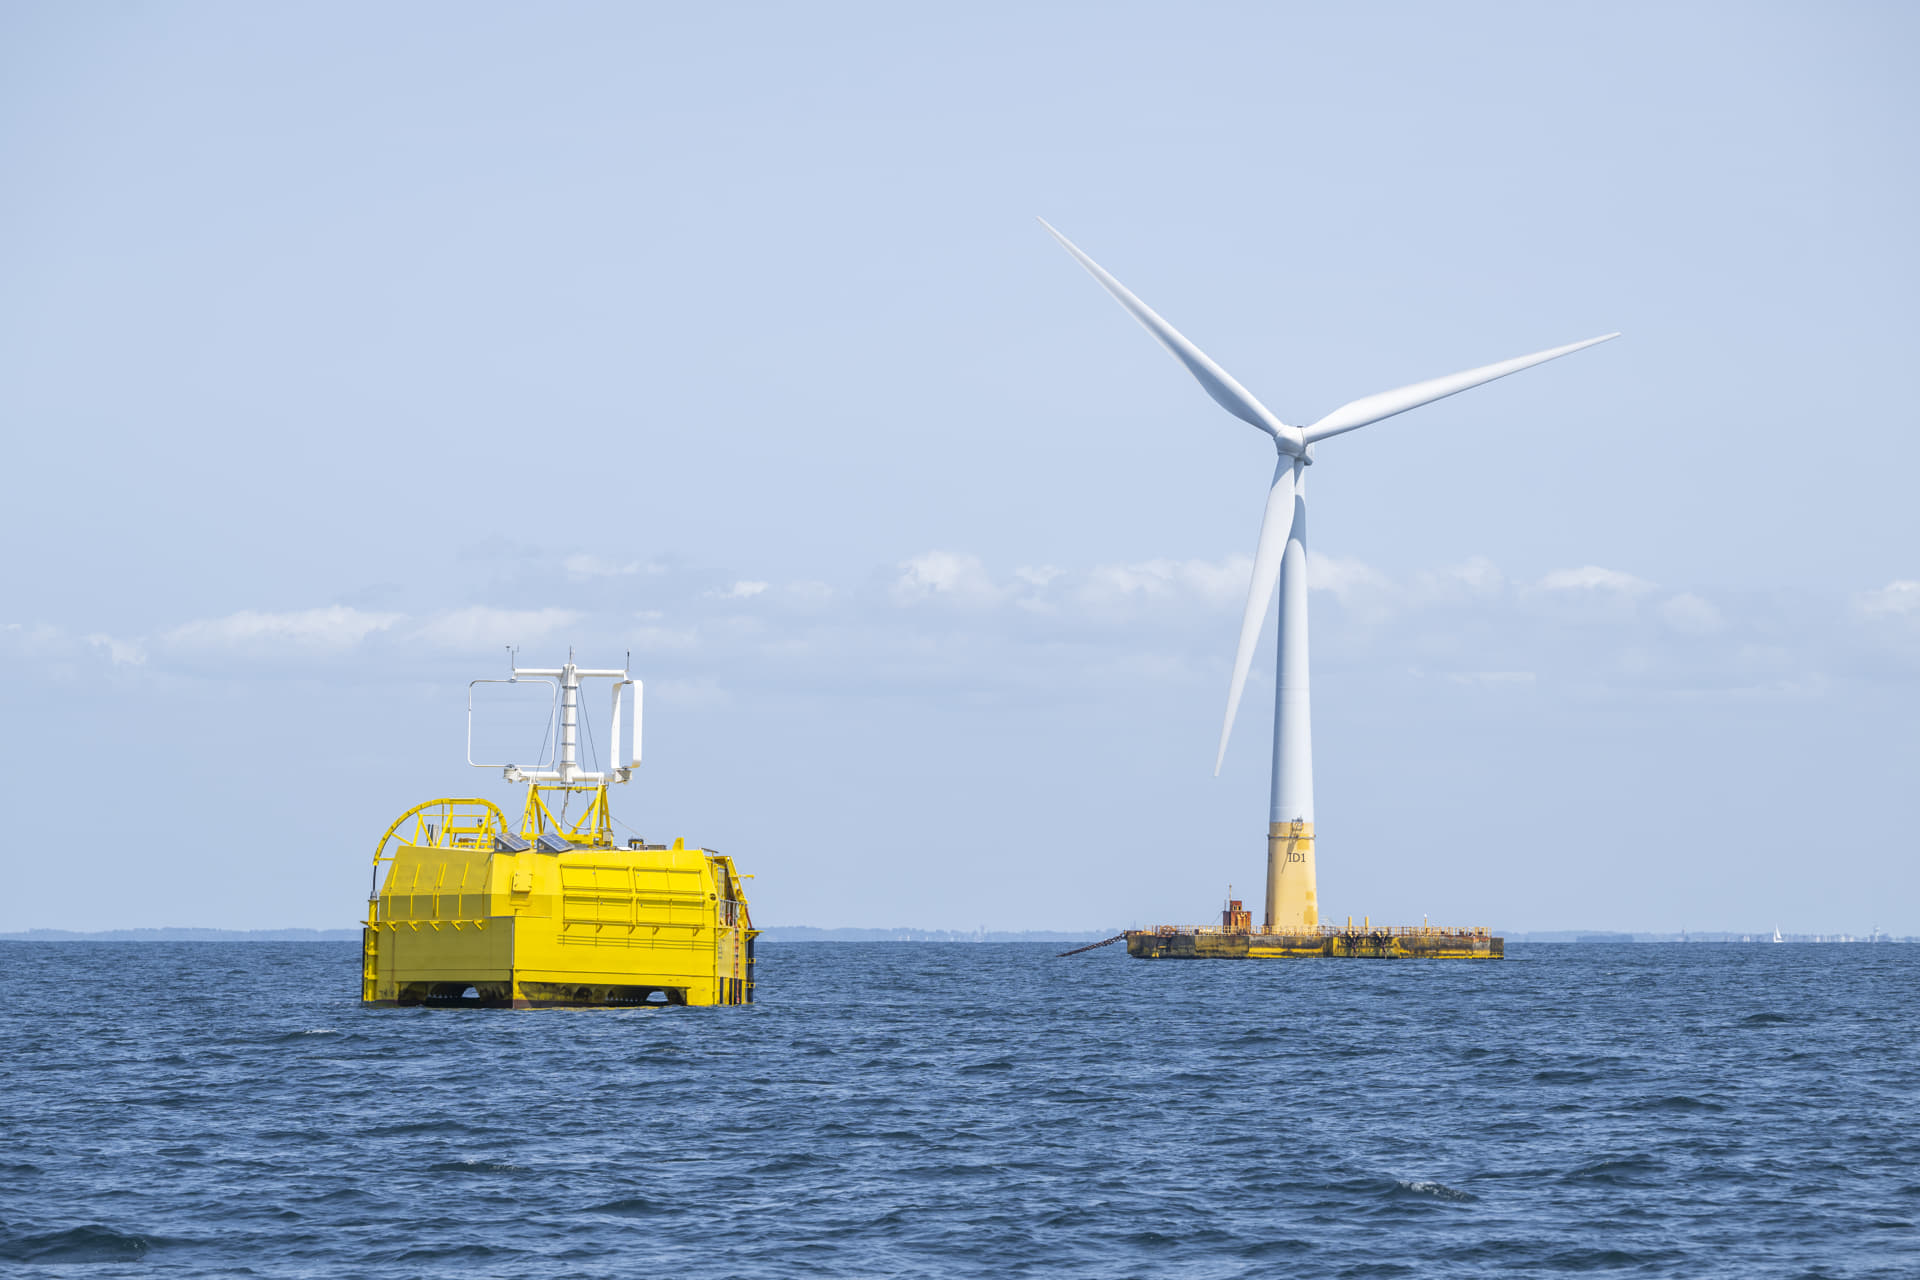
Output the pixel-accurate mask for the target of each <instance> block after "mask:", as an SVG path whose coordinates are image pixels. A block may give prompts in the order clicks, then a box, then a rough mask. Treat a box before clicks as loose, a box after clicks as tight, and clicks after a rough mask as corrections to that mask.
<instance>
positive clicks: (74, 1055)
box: [0, 943, 1920, 1277]
mask: <svg viewBox="0 0 1920 1280" xmlns="http://www.w3.org/2000/svg"><path fill="white" fill-rule="evenodd" d="M1054 950H1055V948H1052V947H1046V946H1038V945H993V944H980V945H970V944H962V943H954V944H915V943H874V944H833V943H795V944H786V945H782V944H780V943H769V944H767V945H765V946H764V947H762V949H761V965H760V989H759V1002H758V1003H757V1004H755V1005H754V1006H752V1007H751V1008H716V1009H669V1010H644V1009H630V1010H543V1011H530V1012H529V1011H519V1012H516V1011H511V1010H422V1009H370V1008H363V1007H362V1006H361V1005H360V1004H359V1002H358V981H359V974H358V949H357V947H355V946H354V945H352V944H329V943H318V944H300V943H287V944H277V943H212V944H196V943H147V944H128V945H122V944H111V943H52V944H41V943H11V944H6V943H0V1270H18V1271H37V1270H39V1269H41V1268H47V1267H53V1266H64V1267H66V1268H68V1272H67V1273H68V1274H71V1273H72V1272H71V1270H70V1269H71V1268H72V1267H74V1266H79V1267H81V1268H83V1269H84V1271H85V1272H86V1273H89V1274H95V1275H147V1274H183V1275H261V1276H327V1277H339V1276H393V1277H413V1276H541V1277H563V1276H693V1277H706V1276H774V1277H780V1276H831V1277H851V1276H1006V1275H1034V1276H1089V1277H1094V1276H1098V1277H1113V1276H1221V1277H1226V1276H1312V1277H1322V1276H1396V1275H1398V1276H1479V1275H1496V1274H1498V1275H1511V1276H1532V1275H1561V1274H1571V1273H1578V1274H1584V1275H1659V1276H1667V1275H1673V1276H1740V1277H1753V1276H1831V1277H1840V1276H1913V1275H1920V1230H1916V1225H1915V1224H1916V1220H1917V1219H1920V1006H1917V1004H1916V996H1920V947H1910V946H1903V945H1879V946H1867V945H1854V946H1794V945H1787V946H1772V945H1758V944H1755V945H1701V944H1695V945H1664V946H1662V945H1640V946H1634V945H1614V946H1546V945H1535V946H1526V945H1516V946H1514V947H1513V948H1512V949H1511V951H1510V953H1509V955H1510V958H1509V959H1508V960H1506V961H1505V962H1503V963H1486V962H1477V963H1476V962H1460V961H1453V962H1447V961H1442V962H1432V961H1412V960H1405V961H1330V960H1270V961H1243V962H1177V961H1173V962H1168V961H1162V962H1143V961H1133V960H1129V959H1128V958H1127V957H1126V956H1125V955H1124V954H1122V953H1121V952H1120V949H1119V948H1118V947H1111V948H1107V949H1106V950H1103V951H1095V952H1090V953H1088V954H1086V955H1082V956H1076V957H1073V958H1070V959H1057V958H1055V956H1054V955H1053V951H1054Z"/></svg>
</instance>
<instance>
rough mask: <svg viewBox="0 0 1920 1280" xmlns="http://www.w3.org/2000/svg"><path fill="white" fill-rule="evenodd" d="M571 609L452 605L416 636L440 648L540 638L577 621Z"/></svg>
mask: <svg viewBox="0 0 1920 1280" xmlns="http://www.w3.org/2000/svg"><path fill="white" fill-rule="evenodd" d="M580 616H581V615H580V614H579V613H577V612H575V611H574V610H572V609H489V608H487V607H485V606H483V605H475V606H473V607H472V608H467V609H455V610H453V611H452V612H450V613H443V614H441V615H440V616H439V617H437V618H434V619H433V620H432V621H430V622H428V623H426V624H425V625H424V626H422V627H421V628H420V629H419V630H418V631H417V632H415V633H414V634H415V636H416V637H417V638H419V639H421V640H424V641H426V642H427V643H428V644H431V645H436V646H438V647H440V648H443V649H479V648H488V647H493V648H497V647H501V646H505V645H510V644H515V645H518V644H529V643H532V642H533V641H536V640H543V639H545V638H546V637H547V636H549V635H551V634H553V633H554V632H555V631H559V630H561V629H562V628H564V627H569V626H572V625H573V624H574V623H575V622H577V621H579V619H580Z"/></svg>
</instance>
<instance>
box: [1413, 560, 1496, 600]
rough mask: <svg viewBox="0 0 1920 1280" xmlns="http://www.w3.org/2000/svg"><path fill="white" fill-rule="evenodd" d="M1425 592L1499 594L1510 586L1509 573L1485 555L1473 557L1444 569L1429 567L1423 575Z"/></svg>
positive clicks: (1438, 594)
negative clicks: (1502, 571) (1501, 569)
mask: <svg viewBox="0 0 1920 1280" xmlns="http://www.w3.org/2000/svg"><path fill="white" fill-rule="evenodd" d="M1418 581H1419V586H1420V591H1421V594H1423V595H1427V596H1446V597H1452V596H1458V595H1461V594H1466V595H1470V596H1481V597H1487V596H1497V595H1499V594H1500V593H1501V592H1502V591H1504V590H1505V589H1506V586H1507V576H1506V575H1505V574H1504V573H1501V572H1500V566H1499V565H1497V564H1495V563H1494V562H1493V561H1491V560H1489V559H1487V558H1486V557H1485V556H1470V557H1468V558H1467V559H1466V560H1463V561H1461V562H1460V563H1459V564H1454V565H1448V566H1447V567H1446V568H1444V569H1429V570H1427V571H1426V572H1424V573H1422V574H1420V575H1419V579H1418Z"/></svg>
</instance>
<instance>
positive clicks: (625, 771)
mask: <svg viewBox="0 0 1920 1280" xmlns="http://www.w3.org/2000/svg"><path fill="white" fill-rule="evenodd" d="M518 658H519V650H518V649H517V648H515V647H514V646H512V645H509V646H507V662H508V671H509V672H510V673H511V674H510V675H509V676H508V678H507V679H505V680H475V681H472V682H471V683H470V684H469V685H468V686H467V763H468V764H471V765H475V766H477V767H480V768H498V769H500V770H501V771H502V773H503V775H504V776H505V778H506V780H507V781H508V782H557V783H560V784H562V785H575V784H584V785H589V786H591V785H600V784H605V783H611V782H628V781H631V780H632V778H633V771H634V770H635V769H636V768H638V767H639V764H640V705H641V698H642V696H643V695H644V693H645V687H644V685H643V684H642V682H641V681H639V680H636V679H634V678H633V676H632V674H631V672H630V671H629V669H628V668H627V667H620V668H617V669H613V668H609V669H604V670H595V669H588V668H583V667H579V666H576V665H574V661H573V650H572V649H571V648H569V649H568V650H567V664H566V665H565V666H563V667H522V666H516V665H513V664H514V663H515V662H517V660H518ZM627 661H628V663H629V664H631V663H632V661H633V655H632V653H631V652H629V653H628V655H627ZM523 680H527V681H534V682H537V683H543V684H549V685H553V686H554V693H555V702H556V703H557V706H556V708H555V710H556V711H557V718H558V725H557V728H558V729H559V743H558V746H557V750H556V752H555V755H554V757H552V758H549V759H548V760H544V761H542V762H540V763H539V764H536V765H533V766H532V767H530V768H522V767H521V766H520V765H517V764H505V765H489V764H484V763H482V762H481V761H478V760H475V759H474V758H473V686H474V685H479V684H519V683H520V682H521V681H523ZM582 680H611V681H613V717H612V719H613V740H612V741H611V742H610V743H608V745H607V751H608V757H609V758H608V760H607V767H606V768H605V769H604V770H602V771H600V772H597V773H595V772H589V771H588V770H585V769H582V768H581V767H580V682H581V681H582ZM628 688H631V689H632V690H633V731H632V735H631V738H630V742H631V748H632V749H631V751H630V752H629V753H628V754H627V755H626V756H624V757H623V756H622V755H621V751H620V743H621V737H622V734H621V729H622V725H621V720H622V718H623V717H622V716H621V705H620V704H621V702H622V701H623V700H624V694H625V692H626V690H627V689H628Z"/></svg>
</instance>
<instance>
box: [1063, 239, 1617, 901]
mask: <svg viewBox="0 0 1920 1280" xmlns="http://www.w3.org/2000/svg"><path fill="white" fill-rule="evenodd" d="M1040 225H1041V226H1043V227H1046V228H1047V230H1048V231H1049V232H1051V233H1052V235H1053V238H1054V239H1056V240H1058V241H1059V242H1060V243H1061V244H1062V245H1063V246H1065V248H1066V250H1067V252H1068V253H1070V254H1072V255H1073V256H1074V257H1075V258H1076V259H1078V260H1079V262H1080V265H1081V266H1083V267H1085V268H1086V269H1087V270H1088V271H1089V272H1091V273H1092V275H1093V278H1094V279H1096V280H1098V281H1099V282H1100V283H1101V284H1102V285H1103V286H1104V287H1105V288H1106V291H1107V292H1108V293H1110V294H1112V295H1113V296H1114V297H1115V298H1116V299H1117V300H1118V301H1119V303H1120V305H1121V306H1123V307H1125V308H1126V309H1127V311H1128V312H1129V313H1131V314H1132V316H1133V318H1134V319H1135V320H1138V321H1139V322H1140V323H1141V324H1142V325H1145V326H1146V329H1147V332H1148V333H1151V334H1152V335H1153V336H1154V337H1155V338H1157V339H1158V340H1159V342H1160V345H1161V346H1163V347H1165V348H1166V349H1167V350H1168V351H1170V352H1171V353H1172V354H1173V358H1174V359H1176V360H1178V361H1179V362H1180V363H1181V364H1183V365H1185V366H1186V367H1187V372H1189V373H1191V374H1192V375H1193V376H1194V377H1195V378H1196V379H1198V380H1199V382H1200V385H1201V387H1203V388H1204V389H1205V390H1206V393H1207V394H1208V395H1210V396H1212V397H1213V399H1214V400H1215V402H1216V403H1218V404H1219V405H1220V407H1221V408H1223V409H1225V410H1226V411H1227V412H1228V413H1230V414H1232V415H1233V416H1234V417H1236V418H1238V419H1240V420H1241V421H1242V422H1245V423H1248V424H1250V425H1252V426H1254V427H1257V428H1259V429H1260V430H1261V431H1264V432H1266V433H1267V434H1268V435H1269V436H1272V437H1273V443H1274V447H1275V448H1276V449H1277V450H1278V451H1279V454H1280V462H1279V466H1278V467H1277V468H1276V469H1275V470H1274V473H1273V487H1272V489H1271V490H1269V491H1268V493H1267V507H1266V513H1265V514H1264V515H1263V516H1262V517H1261V518H1260V540H1259V542H1258V543H1256V544H1255V547H1254V553H1253V579H1252V581H1251V582H1250V583H1249V584H1248V586H1247V610H1246V613H1245V614H1244V615H1243V616H1242V617H1241V620H1240V647H1239V648H1238V649H1237V650H1236V651H1235V652H1234V655H1233V682H1232V684H1231V685H1229V686H1228V689H1227V717H1226V722H1225V723H1224V724H1222V725H1221V726H1220V751H1219V754H1218V755H1217V756H1215V758H1214V762H1213V771H1214V774H1215V775H1216V776H1218V774H1219V772H1220V763H1221V761H1223V760H1225V759H1226V755H1227V739H1228V737H1229V736H1230V735H1231V734H1232V733H1233V717H1234V714H1235V713H1236V712H1237V711H1239V709H1240V694H1241V692H1242V691H1243V690H1244V689H1245V688H1246V683H1247V669H1248V667H1249V666H1251V665H1252V663H1253V650H1254V647H1255V645H1257V644H1258V643H1259V640H1260V628H1261V626H1262V625H1263V624H1264V623H1265V622H1266V617H1267V606H1268V605H1269V604H1270V603H1271V601H1272V599H1273V588H1274V586H1275V584H1276V583H1278V585H1279V587H1280V646H1279V648H1280V653H1279V678H1278V680H1277V681H1276V682H1275V683H1276V686H1277V688H1276V692H1275V696H1274V709H1273V791H1272V807H1271V812H1270V813H1269V814H1268V822H1267V912H1266V927H1267V928H1268V929H1275V930H1281V931H1287V930H1293V929H1303V930H1310V929H1313V928H1314V927H1315V926H1317V925H1318V924H1319V923H1320V911H1319V906H1318V904H1317V902H1316V900H1315V893H1314V864H1313V734H1312V723H1311V716H1310V713H1309V706H1308V692H1307V492H1306V469H1307V467H1308V466H1309V465H1311V464H1312V462H1313V446H1314V444H1315V443H1316V442H1317V441H1320V440H1324V439H1326V438H1327V437H1328V436H1337V435H1339V434H1341V433H1342V432H1345V431H1352V430H1353V429H1354V428H1356V427H1364V426H1366V425H1367V424H1369V423H1373V422H1378V421H1380V420H1381V419H1382V418H1390V417H1392V416H1393V415H1394V414H1396V413H1405V412H1406V411H1407V410H1409V409H1417V408H1419V407H1420V406H1421V405H1423V404H1430V403H1431V402H1433V401H1435V400H1439V399H1442V398H1444V397H1446V396H1450V395H1455V394H1457V393H1459V392H1462V391H1465V390H1467V389H1468V388H1470V387H1477V386H1479V385H1480V384H1481V383H1483V382H1492V381H1493V380H1494V379H1495V378H1504V377H1506V376H1507V375H1508V374H1510V373H1518V372H1520V371H1521V370H1522V369H1530V368H1532V367H1533V366H1534V365H1536V364H1544V363H1545V362H1546V361H1548V360H1554V359H1557V358H1559V357H1560V356H1564V355H1567V354H1569V353H1571V352H1574V351H1578V350H1580V349H1581V348H1582V347H1590V346H1593V345H1594V344H1595V343H1597V342H1605V341H1607V340H1608V339H1609V338H1617V337H1619V336H1620V335H1619V334H1617V333H1608V334H1602V335H1601V336H1600V337H1598V338H1588V339H1587V340H1586V341H1585V342H1572V343H1568V344H1567V345H1566V346H1564V347H1554V348H1553V349H1552V350H1550V351H1539V352H1535V353H1534V354H1533V355H1530V356H1519V357H1517V358H1515V359H1512V360H1502V361H1501V362H1500V363H1498V364H1489V365H1482V366H1481V367H1480V368H1478V369H1468V370H1467V371H1466V372H1464V373H1454V374H1448V375H1447V376H1446V377H1444V378H1432V379H1429V380H1428V381H1426V382H1416V383H1414V384H1413V385H1412V386H1410V387H1401V388H1400V389H1399V390H1397V391H1382V392H1380V393H1379V394H1377V395H1371V396H1366V397H1363V398H1362V399H1359V400H1354V401H1352V402H1350V403H1348V404H1343V405H1341V406H1340V407H1339V408H1338V409H1335V410H1334V411H1333V412H1332V413H1329V414H1328V415H1326V416H1325V417H1324V418H1321V419H1320V420H1319V421H1318V422H1315V423H1313V424H1312V425H1311V426H1306V427H1290V426H1288V425H1287V424H1286V423H1284V422H1282V421H1280V419H1279V418H1277V417H1275V416H1274V414H1273V413H1272V411H1270V410H1269V409H1268V408H1267V407H1266V406H1265V405H1263V404H1261V403H1260V402H1259V401H1258V400H1256V399H1254V398H1253V396H1252V395H1251V394H1249V393H1248V391H1247V389H1246V388H1245V387H1242V386H1241V385H1240V384H1239V383H1238V382H1235V381H1234V380H1233V376H1232V375H1231V374H1229V373H1228V372H1227V371H1226V370H1225V369H1222V368H1221V367H1220V366H1219V365H1217V364H1215V363H1214V362H1213V361H1212V360H1210V359H1208V358H1207V355H1206V353H1205V352H1203V351H1201V350H1200V348H1198V347H1196V346H1194V345H1193V344H1192V343H1191V342H1188V341H1187V340H1186V338H1184V337H1182V336H1181V335H1180V333H1179V331H1178V330H1176V329H1175V328H1174V327H1173V326H1172V325H1170V324H1168V323H1167V322H1166V321H1165V320H1162V319H1161V318H1160V317H1159V316H1158V315H1156V314H1155V313H1154V311H1153V309H1152V308H1150V307H1148V306H1147V304H1146V303H1144V302H1142V301H1140V299H1138V298H1136V297H1134V296H1133V294H1132V293H1130V292H1128V290H1127V287H1126V286H1125V285H1123V284H1121V283H1120V282H1119V281H1118V280H1115V279H1114V278H1113V277H1112V276H1110V275H1108V274H1107V273H1106V272H1105V271H1104V270H1102V269H1101V267H1100V264H1099V263H1097V262H1095V261H1094V260H1093V259H1092V258H1089V257H1088V256H1087V255H1086V254H1084V253H1082V252H1080V250H1079V249H1078V248H1077V247H1076V246H1075V245H1074V244H1073V242H1072V241H1070V240H1068V239H1067V238H1066V237H1065V236H1063V235H1061V234H1060V233H1059V232H1058V231H1054V229H1053V228H1052V227H1051V226H1049V225H1048V223H1047V221H1046V220H1045V219H1044V218H1043V219H1041V220H1040Z"/></svg>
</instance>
